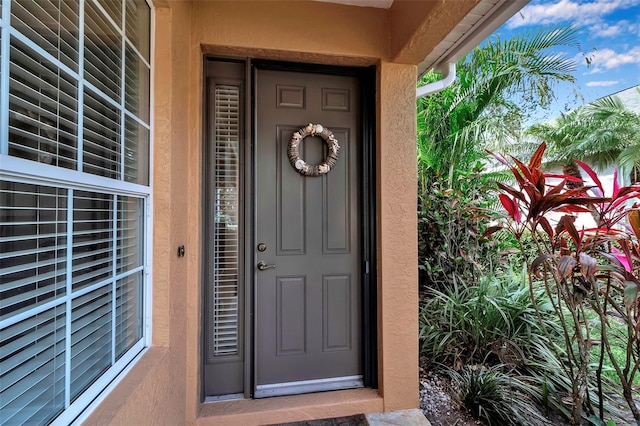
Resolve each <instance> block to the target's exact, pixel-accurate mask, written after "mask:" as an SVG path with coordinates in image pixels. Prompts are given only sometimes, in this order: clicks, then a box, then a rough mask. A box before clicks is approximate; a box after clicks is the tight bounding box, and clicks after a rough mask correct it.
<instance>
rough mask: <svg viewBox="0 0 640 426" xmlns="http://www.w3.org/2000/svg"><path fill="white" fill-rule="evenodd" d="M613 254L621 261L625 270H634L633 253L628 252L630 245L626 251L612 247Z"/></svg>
mask: <svg viewBox="0 0 640 426" xmlns="http://www.w3.org/2000/svg"><path fill="white" fill-rule="evenodd" d="M611 255H612V256H613V257H615V258H616V259H617V260H618V262H620V264H621V265H622V267H623V268H624V270H625V271H627V272H632V270H631V267H632V265H633V260H632V259H631V253H630V252H628V247H627V250H625V253H622V252H621V251H620V250H618V249H617V248H615V247H613V248H612V249H611Z"/></svg>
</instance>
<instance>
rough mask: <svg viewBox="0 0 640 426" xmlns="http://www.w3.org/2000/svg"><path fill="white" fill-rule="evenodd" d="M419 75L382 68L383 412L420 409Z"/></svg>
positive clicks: (406, 68) (412, 70) (380, 289)
mask: <svg viewBox="0 0 640 426" xmlns="http://www.w3.org/2000/svg"><path fill="white" fill-rule="evenodd" d="M416 70H417V69H416V67H415V66H413V65H398V64H389V63H382V64H381V65H380V67H379V80H380V94H381V96H380V99H379V100H378V107H379V114H378V123H379V129H378V135H379V138H378V139H379V143H378V147H377V153H378V156H377V158H378V177H377V178H378V182H377V188H378V200H380V203H379V206H378V235H379V237H378V299H379V300H380V301H381V302H382V303H380V304H379V308H378V309H379V317H380V318H379V325H378V336H379V340H380V341H379V345H380V348H379V351H378V353H379V356H380V361H379V364H380V367H379V371H380V372H381V373H382V374H381V375H380V376H381V377H380V388H381V390H382V394H383V396H384V406H385V410H398V409H404V408H412V407H416V406H417V405H418V381H417V380H416V378H417V377H418V358H417V357H418V339H417V336H418V326H417V325H418V322H417V319H418V286H417V258H418V251H417V250H418V237H417V215H416V208H417V204H416V203H417V201H416V194H417V186H416V185H417V182H416V176H417V163H416V115H415V111H416V108H415V78H416Z"/></svg>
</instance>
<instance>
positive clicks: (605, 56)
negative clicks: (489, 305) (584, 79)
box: [588, 46, 640, 74]
mask: <svg viewBox="0 0 640 426" xmlns="http://www.w3.org/2000/svg"><path fill="white" fill-rule="evenodd" d="M588 56H589V59H590V60H591V67H592V69H591V71H589V74H597V73H601V72H604V71H605V70H611V69H615V68H618V67H620V66H622V65H628V64H640V46H636V47H633V48H631V49H629V50H627V51H623V52H616V51H615V50H613V49H608V48H607V49H601V50H594V51H593V52H591V53H590V54H589V55H588Z"/></svg>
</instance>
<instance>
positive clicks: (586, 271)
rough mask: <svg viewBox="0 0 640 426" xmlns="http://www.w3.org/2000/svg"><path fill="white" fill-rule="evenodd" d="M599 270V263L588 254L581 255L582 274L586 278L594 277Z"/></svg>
mask: <svg viewBox="0 0 640 426" xmlns="http://www.w3.org/2000/svg"><path fill="white" fill-rule="evenodd" d="M597 269H598V261H597V260H596V259H595V258H593V257H591V256H589V255H588V254H586V253H580V273H581V274H582V276H583V277H585V278H591V277H593V274H595V273H596V270H597Z"/></svg>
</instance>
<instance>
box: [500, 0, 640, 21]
mask: <svg viewBox="0 0 640 426" xmlns="http://www.w3.org/2000/svg"><path fill="white" fill-rule="evenodd" d="M637 4H640V0H593V1H590V2H585V1H580V0H559V1H554V2H546V3H543V4H530V5H527V6H525V7H524V8H523V9H522V10H521V11H520V13H518V14H516V15H515V16H514V17H513V18H511V19H510V20H509V22H508V23H507V26H508V27H509V28H516V27H522V26H526V25H539V24H545V25H549V24H559V23H563V22H567V21H569V22H572V23H575V24H576V25H592V24H595V23H598V22H600V21H601V19H602V17H603V16H604V15H608V14H610V13H612V12H615V11H616V10H621V9H627V8H629V7H632V6H635V5H637Z"/></svg>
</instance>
